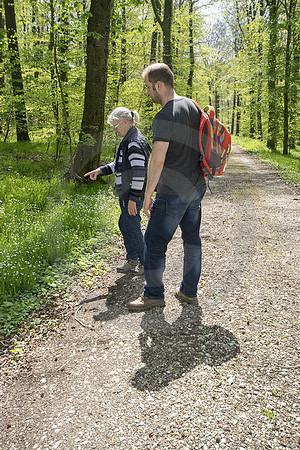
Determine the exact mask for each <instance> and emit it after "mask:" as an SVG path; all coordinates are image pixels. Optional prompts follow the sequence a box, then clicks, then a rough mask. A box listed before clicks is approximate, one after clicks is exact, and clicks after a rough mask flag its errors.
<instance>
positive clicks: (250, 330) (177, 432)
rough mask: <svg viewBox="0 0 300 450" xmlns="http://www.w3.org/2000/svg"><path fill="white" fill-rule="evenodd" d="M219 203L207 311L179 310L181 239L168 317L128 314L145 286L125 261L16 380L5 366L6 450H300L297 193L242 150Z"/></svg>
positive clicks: (208, 241)
mask: <svg viewBox="0 0 300 450" xmlns="http://www.w3.org/2000/svg"><path fill="white" fill-rule="evenodd" d="M211 189H212V192H209V191H208V192H207V194H206V196H205V199H204V201H203V221H202V230H201V234H202V243H203V274H202V278H201V282H200V284H199V292H198V296H199V305H198V306H184V307H182V306H181V305H180V304H179V303H178V301H177V300H176V298H175V297H174V292H175V290H176V289H177V288H178V286H179V283H180V281H181V272H182V245H181V237H180V234H179V233H178V234H176V236H175V237H174V239H173V240H172V242H171V244H170V246H169V249H168V254H167V269H166V272H165V277H164V281H165V288H166V307H165V308H164V309H162V308H159V309H157V310H154V311H149V312H145V313H129V312H128V310H127V307H126V303H127V302H128V301H129V300H131V299H132V298H135V297H137V296H138V295H139V294H140V293H141V290H142V286H143V278H142V277H141V276H127V275H126V276H122V275H120V274H117V273H116V271H115V268H116V266H117V265H118V263H119V261H118V260H117V259H118V258H115V259H114V260H113V261H112V265H111V268H110V271H109V274H106V276H103V278H102V279H100V280H99V281H98V282H97V284H96V285H95V286H94V289H93V290H90V291H88V290H87V289H86V287H81V286H78V288H79V289H78V290H77V299H76V303H77V304H78V303H80V302H82V303H81V305H80V307H76V306H75V302H73V303H71V306H69V307H68V308H67V309H66V310H65V311H66V312H65V314H66V315H65V318H64V320H62V321H61V323H60V324H59V325H58V326H56V327H54V328H53V329H52V331H51V332H49V333H47V335H46V336H33V337H29V338H27V339H26V343H25V344H26V345H25V346H24V349H23V350H24V352H23V354H22V356H21V357H20V358H19V360H18V361H17V363H16V364H15V365H14V366H13V369H11V368H10V367H11V366H10V364H11V362H9V361H8V360H7V358H5V355H4V357H3V360H2V366H1V368H2V377H1V385H0V401H1V422H0V433H1V434H0V448H1V450H2V449H3V450H4V449H5V450H8V449H9V450H11V449H43V450H46V449H66V450H68V449H76V450H77V449H106V448H109V449H116V450H119V449H145V450H146V449H148V450H150V449H164V450H165V449H186V450H192V449H195V450H196V449H208V448H212V449H230V450H231V449H240V450H242V449H259V450H261V449H296V448H299V447H300V438H299V426H300V408H299V368H300V365H299V364H300V363H299V316H298V311H299V287H300V286H299V260H300V258H299V257H300V243H299V230H300V224H299V217H300V215H299V207H300V194H299V190H298V189H297V188H295V187H293V186H290V185H287V184H286V183H285V182H284V181H282V179H281V178H280V177H279V176H278V175H277V174H276V172H275V171H274V170H273V169H270V168H269V167H268V166H267V165H265V164H264V163H262V162H260V161H259V160H258V159H256V158H255V157H253V156H252V155H249V154H247V153H246V152H244V151H242V150H241V149H240V148H238V147H236V146H234V148H233V153H232V156H231V159H230V162H229V165H228V169H227V170H226V173H225V175H224V176H223V177H221V178H220V179H217V180H215V181H213V182H212V183H211ZM79 283H80V282H79ZM66 301H67V299H66ZM61 311H62V313H63V311H64V309H63V308H61ZM62 313H61V314H62ZM75 317H76V319H77V320H75Z"/></svg>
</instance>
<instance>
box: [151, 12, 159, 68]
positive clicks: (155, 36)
mask: <svg viewBox="0 0 300 450" xmlns="http://www.w3.org/2000/svg"><path fill="white" fill-rule="evenodd" d="M156 24H157V20H156V19H154V27H155V29H154V31H152V35H151V51H150V63H153V62H156V55H157V40H158V31H157V29H156Z"/></svg>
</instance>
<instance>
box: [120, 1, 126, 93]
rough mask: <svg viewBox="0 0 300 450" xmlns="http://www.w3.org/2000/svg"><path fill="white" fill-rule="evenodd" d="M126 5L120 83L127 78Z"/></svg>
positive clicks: (124, 9) (123, 18)
mask: <svg viewBox="0 0 300 450" xmlns="http://www.w3.org/2000/svg"><path fill="white" fill-rule="evenodd" d="M125 35H126V7H125V4H123V5H122V40H121V68H120V85H122V84H124V83H125V81H126V80H127V63H126V45H127V42H126V37H125Z"/></svg>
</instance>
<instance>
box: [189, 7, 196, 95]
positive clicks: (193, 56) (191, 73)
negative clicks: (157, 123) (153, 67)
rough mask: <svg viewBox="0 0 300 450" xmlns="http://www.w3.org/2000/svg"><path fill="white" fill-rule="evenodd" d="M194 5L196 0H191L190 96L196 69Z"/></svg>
mask: <svg viewBox="0 0 300 450" xmlns="http://www.w3.org/2000/svg"><path fill="white" fill-rule="evenodd" d="M193 5H194V0H190V9H189V13H190V18H189V57H190V71H189V77H188V82H187V84H188V87H187V95H188V96H189V97H192V96H193V78H194V69H195V54H194V32H193V27H194V21H193Z"/></svg>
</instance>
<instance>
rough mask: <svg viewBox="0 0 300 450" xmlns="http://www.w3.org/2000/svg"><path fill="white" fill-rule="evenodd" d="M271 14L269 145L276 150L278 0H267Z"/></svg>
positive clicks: (268, 72) (268, 71)
mask: <svg viewBox="0 0 300 450" xmlns="http://www.w3.org/2000/svg"><path fill="white" fill-rule="evenodd" d="M267 4H268V6H269V15H270V19H269V21H270V39H269V50H268V70H267V74H268V99H269V101H268V103H269V104H268V108H269V112H268V139H267V147H268V148H269V149H270V150H272V151H275V150H276V145H277V105H276V47H277V37H278V36H277V18H278V7H277V0H267Z"/></svg>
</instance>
